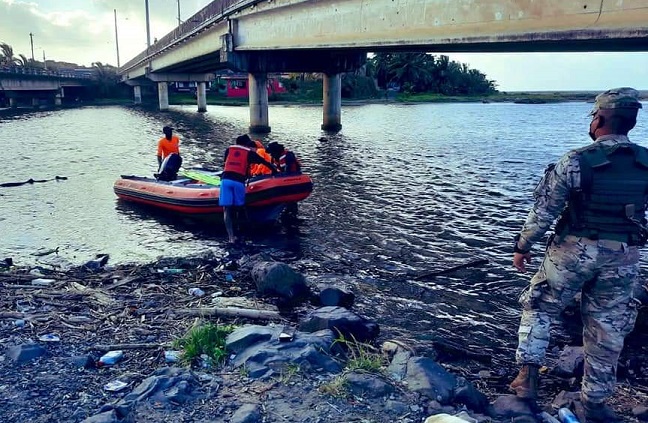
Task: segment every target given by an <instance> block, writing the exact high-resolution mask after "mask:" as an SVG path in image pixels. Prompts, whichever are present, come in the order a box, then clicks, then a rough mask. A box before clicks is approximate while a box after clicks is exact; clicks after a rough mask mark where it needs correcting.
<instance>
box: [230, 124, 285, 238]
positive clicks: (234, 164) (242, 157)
mask: <svg viewBox="0 0 648 423" xmlns="http://www.w3.org/2000/svg"><path fill="white" fill-rule="evenodd" d="M255 149H256V144H255V143H254V141H252V140H251V139H250V137H249V136H248V135H247V134H245V135H241V136H239V137H237V138H236V144H235V145H231V146H229V147H228V148H227V149H226V150H225V157H224V161H225V168H224V169H223V173H222V174H221V186H220V196H219V198H218V204H220V205H221V206H222V207H223V214H224V216H223V217H224V220H225V229H226V230H227V235H228V237H229V242H230V243H232V244H234V243H236V241H237V237H236V234H235V233H234V219H235V218H236V216H235V215H237V214H238V211H239V209H240V208H241V207H243V206H244V205H245V181H246V179H247V178H248V176H249V169H250V165H252V164H263V165H265V166H266V167H268V168H270V169H271V170H272V172H273V173H276V172H277V169H276V168H275V166H274V165H273V164H272V163H270V162H268V161H266V160H263V158H262V157H261V156H259V155H258V154H257V153H256V152H255V151H254V150H255Z"/></svg>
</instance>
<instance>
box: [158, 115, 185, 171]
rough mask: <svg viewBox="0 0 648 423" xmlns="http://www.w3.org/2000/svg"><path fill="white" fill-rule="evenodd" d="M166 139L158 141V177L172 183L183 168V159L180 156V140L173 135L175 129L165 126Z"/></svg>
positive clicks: (163, 129) (163, 130)
mask: <svg viewBox="0 0 648 423" xmlns="http://www.w3.org/2000/svg"><path fill="white" fill-rule="evenodd" d="M162 132H163V133H164V137H162V138H160V141H158V148H157V161H158V166H159V169H158V173H157V174H156V177H157V178H158V179H161V180H163V181H172V180H174V179H175V178H176V177H177V175H178V170H180V166H182V157H181V156H180V148H179V144H180V140H179V139H178V137H177V136H175V135H173V128H172V127H170V126H165V127H164V128H162Z"/></svg>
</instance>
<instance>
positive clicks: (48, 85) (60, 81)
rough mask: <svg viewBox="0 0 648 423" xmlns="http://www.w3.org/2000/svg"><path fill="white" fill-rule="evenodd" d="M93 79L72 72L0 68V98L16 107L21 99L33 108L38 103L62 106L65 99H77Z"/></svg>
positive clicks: (18, 67)
mask: <svg viewBox="0 0 648 423" xmlns="http://www.w3.org/2000/svg"><path fill="white" fill-rule="evenodd" d="M93 83H94V80H93V79H92V78H91V77H89V76H87V75H78V74H76V73H74V72H72V71H53V70H46V69H40V68H29V67H22V66H11V67H9V66H7V67H0V98H2V97H4V98H5V99H8V102H9V106H10V107H12V108H15V107H17V105H18V101H19V100H20V99H27V100H29V101H30V102H31V104H32V105H33V106H38V105H39V104H40V102H41V100H51V101H52V102H53V103H54V104H55V105H61V103H62V101H63V98H64V97H65V96H66V94H67V95H68V96H75V97H76V96H77V95H78V94H79V92H80V91H81V90H82V89H84V88H85V87H87V86H89V85H92V84H93Z"/></svg>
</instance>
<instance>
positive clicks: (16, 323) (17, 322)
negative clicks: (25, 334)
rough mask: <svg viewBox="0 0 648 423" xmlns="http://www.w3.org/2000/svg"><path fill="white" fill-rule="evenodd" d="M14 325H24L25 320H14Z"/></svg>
mask: <svg viewBox="0 0 648 423" xmlns="http://www.w3.org/2000/svg"><path fill="white" fill-rule="evenodd" d="M14 326H16V327H17V328H22V327H25V321H24V320H23V319H18V320H14Z"/></svg>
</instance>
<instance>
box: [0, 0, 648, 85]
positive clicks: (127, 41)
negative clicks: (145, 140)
mask: <svg viewBox="0 0 648 423" xmlns="http://www.w3.org/2000/svg"><path fill="white" fill-rule="evenodd" d="M177 1H178V0H149V5H150V16H151V40H153V38H161V37H162V36H164V35H165V34H166V33H167V32H169V31H170V30H172V29H173V28H174V27H175V25H177V17H178V3H177ZM209 2H210V0H180V13H181V19H183V20H184V19H187V18H188V17H190V16H191V15H192V14H193V13H195V12H196V11H198V10H199V9H200V8H202V7H204V6H205V5H206V4H208V3H209ZM114 9H116V10H117V29H118V33H119V49H120V58H121V62H122V63H125V62H126V61H128V60H129V59H130V58H132V57H133V56H135V55H136V54H138V53H139V52H141V51H143V50H144V49H145V48H146V26H145V23H144V22H145V13H144V0H0V42H6V43H8V44H10V45H11V46H12V47H13V49H14V52H15V54H16V55H18V54H20V53H22V54H24V55H25V56H27V57H30V56H31V47H30V37H29V33H30V32H31V33H32V34H33V39H34V56H35V57H36V58H37V59H38V60H42V58H43V52H45V55H46V57H47V58H48V59H53V60H59V61H68V62H75V63H79V64H82V65H86V66H89V65H90V64H91V63H92V62H96V61H100V62H103V63H110V64H113V65H116V64H117V58H116V57H117V56H116V49H115V21H114V14H113V10H114ZM449 56H450V58H451V59H452V60H456V61H459V62H465V63H468V64H469V65H470V67H472V68H475V69H479V70H480V71H482V72H484V73H485V74H486V75H487V76H488V78H489V79H493V80H495V81H496V82H497V84H498V87H499V89H500V90H503V91H520V90H529V91H542V90H594V91H598V90H603V89H606V88H610V87H616V86H634V87H636V88H638V89H648V53H579V54H577V53H553V54H547V53H528V54H508V53H506V54H505V53H498V54H476V53H473V54H465V53H462V54H449Z"/></svg>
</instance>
